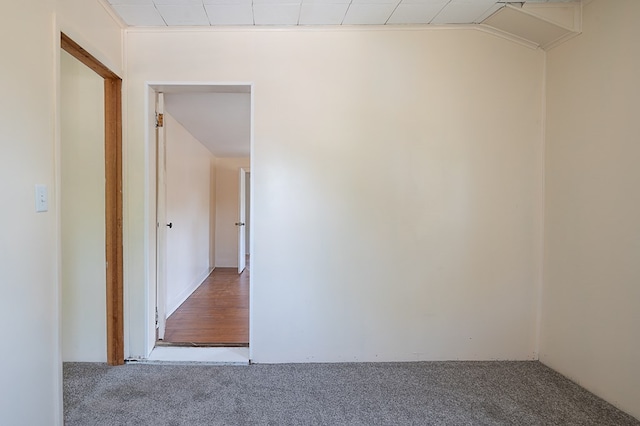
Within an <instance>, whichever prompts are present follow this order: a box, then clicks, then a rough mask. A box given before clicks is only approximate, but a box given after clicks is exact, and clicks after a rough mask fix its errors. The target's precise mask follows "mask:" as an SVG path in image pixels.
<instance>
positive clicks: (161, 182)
mask: <svg viewBox="0 0 640 426" xmlns="http://www.w3.org/2000/svg"><path fill="white" fill-rule="evenodd" d="M156 144H157V145H156V150H157V151H156V152H157V156H156V158H157V164H156V175H157V186H156V188H157V193H156V200H157V204H156V206H157V208H156V218H157V222H156V268H157V270H156V329H157V332H158V340H164V332H165V327H166V322H167V309H166V306H167V303H166V297H167V226H166V224H167V184H166V173H167V160H166V152H167V151H166V144H165V131H164V94H163V93H158V94H157V96H156Z"/></svg>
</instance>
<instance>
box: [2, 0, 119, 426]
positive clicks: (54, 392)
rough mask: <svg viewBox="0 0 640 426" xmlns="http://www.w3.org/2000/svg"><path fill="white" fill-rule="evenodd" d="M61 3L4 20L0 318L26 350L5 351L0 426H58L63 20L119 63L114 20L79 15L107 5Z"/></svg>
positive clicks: (43, 3)
mask: <svg viewBox="0 0 640 426" xmlns="http://www.w3.org/2000/svg"><path fill="white" fill-rule="evenodd" d="M65 3H66V4H68V5H69V6H74V5H75V6H77V8H75V7H69V8H68V9H66V8H65V12H63V13H59V14H56V11H57V9H56V8H57V6H58V2H53V1H49V0H33V1H29V2H8V3H6V4H3V7H2V14H0V35H1V37H0V51H1V52H2V71H1V73H2V78H1V79H0V91H2V94H3V102H1V103H0V116H1V117H2V126H1V127H0V141H2V142H1V144H2V155H1V156H0V193H2V199H3V206H4V207H3V208H2V209H0V220H1V221H2V223H4V224H6V225H7V226H6V227H5V229H4V230H3V235H2V238H0V253H2V256H0V291H1V292H2V294H4V295H10V297H2V298H0V321H1V322H2V324H12V326H11V327H7V328H6V329H5V331H4V336H3V339H4V340H5V341H6V342H11V345H12V346H13V347H16V348H20V350H3V351H0V365H1V366H2V367H0V368H1V374H0V375H1V377H2V380H0V395H1V396H2V397H1V398H0V423H2V424H15V425H18V424H28V425H51V424H62V374H61V346H60V333H59V325H60V323H59V321H60V316H59V312H60V309H59V303H60V297H59V291H60V274H61V271H60V269H59V263H58V262H59V259H60V258H59V254H60V253H59V249H60V246H59V234H58V231H59V215H58V211H59V207H60V206H59V204H58V201H57V194H56V182H57V179H59V176H57V175H56V170H57V166H56V161H57V160H56V159H57V158H59V157H58V149H59V146H58V145H57V138H56V134H58V132H59V128H58V126H57V119H56V116H57V113H58V112H57V99H56V96H57V95H56V86H57V69H58V59H57V58H58V57H59V56H58V49H57V48H56V41H55V40H57V35H55V34H56V32H55V28H56V25H58V24H57V23H58V22H60V20H61V19H63V18H64V22H65V24H64V25H62V27H63V28H64V29H65V31H67V32H69V33H73V34H76V35H80V36H82V38H83V39H84V40H89V41H90V42H91V43H90V44H91V46H92V48H91V49H90V50H91V51H92V53H95V54H98V55H99V56H102V57H108V58H109V61H108V62H110V63H114V64H116V65H118V68H121V64H122V62H121V59H122V58H121V56H120V55H121V50H120V48H119V46H120V40H121V38H120V32H119V31H118V30H117V25H116V24H115V22H109V24H108V25H109V26H110V28H112V29H113V31H109V32H108V34H105V33H104V32H103V29H101V28H100V26H96V27H92V26H90V25H86V24H85V23H86V16H85V15H83V14H82V11H83V10H84V11H86V10H92V11H94V12H96V14H101V13H102V14H103V13H104V11H103V8H102V7H101V6H100V5H99V4H98V3H97V2H86V1H83V0H68V1H66V2H65ZM98 10H100V12H98ZM103 17H104V16H103ZM104 22H105V23H106V22H108V20H106V21H104ZM105 25H106V24H105ZM107 45H109V46H117V47H116V49H115V50H113V49H112V48H107ZM101 52H103V53H101ZM36 184H45V185H47V187H48V190H49V191H48V192H49V211H48V212H46V213H35V208H34V198H35V196H34V185H36ZM34 407H37V409H34Z"/></svg>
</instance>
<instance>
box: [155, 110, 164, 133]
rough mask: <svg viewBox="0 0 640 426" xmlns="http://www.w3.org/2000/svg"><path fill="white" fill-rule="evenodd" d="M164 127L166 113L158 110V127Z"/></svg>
mask: <svg viewBox="0 0 640 426" xmlns="http://www.w3.org/2000/svg"><path fill="white" fill-rule="evenodd" d="M158 127H164V114H162V113H158V112H156V129H157V128H158Z"/></svg>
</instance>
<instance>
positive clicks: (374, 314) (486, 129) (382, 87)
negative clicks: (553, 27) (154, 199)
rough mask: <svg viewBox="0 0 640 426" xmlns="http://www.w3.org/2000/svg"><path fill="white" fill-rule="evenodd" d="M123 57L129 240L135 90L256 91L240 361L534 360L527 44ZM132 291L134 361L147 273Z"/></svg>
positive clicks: (532, 141) (202, 47) (414, 40)
mask: <svg viewBox="0 0 640 426" xmlns="http://www.w3.org/2000/svg"><path fill="white" fill-rule="evenodd" d="M127 46H128V48H127V55H128V56H127V58H128V59H127V61H128V77H129V79H128V94H129V96H128V102H127V110H128V112H129V114H130V116H131V118H132V119H130V120H129V122H128V126H127V130H126V131H127V137H128V140H129V144H128V150H127V158H128V164H127V167H128V170H129V171H130V176H129V179H128V180H127V185H128V187H129V191H130V193H135V194H136V197H130V198H129V199H128V204H127V205H128V211H127V215H128V217H129V218H130V220H131V222H130V224H131V228H132V233H135V234H136V235H141V234H142V232H140V230H142V229H144V226H145V199H150V198H149V194H150V193H152V192H153V188H148V189H147V188H145V176H142V175H140V174H138V173H136V174H135V175H134V174H133V173H132V171H134V170H136V171H140V170H145V164H147V162H148V161H150V159H152V158H154V157H153V155H155V153H154V152H153V147H152V146H150V145H149V146H148V145H146V143H145V138H144V134H145V132H144V126H145V123H144V121H143V120H136V119H133V118H135V117H142V116H143V114H144V113H145V112H144V108H145V107H144V99H145V96H146V94H145V92H144V89H143V88H144V82H145V81H172V80H177V81H200V82H202V81H213V82H252V83H253V85H254V86H253V91H254V116H255V127H254V141H253V144H254V146H253V152H252V164H251V174H252V179H253V180H252V190H253V191H254V197H253V200H252V201H253V204H252V208H253V217H252V219H253V222H252V225H253V226H252V236H253V253H252V301H251V303H252V318H251V352H252V353H251V356H252V358H253V360H254V361H256V362H287V361H376V360H377V361H384V360H397V361H402V360H428V359H429V360H436V359H535V358H536V357H537V353H536V348H537V340H536V336H537V314H538V312H537V311H538V309H537V308H538V299H539V285H540V271H541V262H542V260H541V251H542V250H541V244H542V243H541V235H542V229H541V218H542V185H541V183H542V170H543V167H542V149H541V148H542V143H541V141H542V134H541V121H542V94H543V93H542V91H543V85H542V75H543V65H544V54H543V53H542V52H540V51H535V50H530V49H527V48H524V47H522V46H520V45H517V44H514V43H512V42H509V41H506V40H503V39H500V38H497V37H495V36H492V35H489V34H486V33H483V32H479V31H475V30H465V29H460V30H453V29H447V30H437V29H417V30H416V29H403V28H400V29H383V30H374V29H368V28H361V29H342V30H322V29H316V30H305V29H292V30H284V31H283V30H278V31H270V30H254V31H238V30H224V31H221V30H220V31H206V30H204V31H201V30H198V31H182V32H181V31H173V32H170V33H164V34H163V33H160V32H158V31H154V30H132V31H129V32H128V33H127ZM205 51H206V52H207V55H202V54H201V52H205ZM218 166H219V169H218V178H219V179H220V176H221V173H220V164H218ZM219 188H220V183H219V182H218V189H219ZM145 194H147V195H145ZM220 197H221V194H218V199H220ZM218 208H220V206H218ZM218 216H220V215H218ZM151 221H152V222H153V218H151ZM229 222H233V220H232V219H231V218H230V219H229ZM217 232H218V233H220V232H222V231H221V230H220V228H218V230H217ZM217 238H220V236H219V235H217ZM130 243H131V245H130V247H129V249H130V251H131V252H133V255H134V256H135V258H136V259H144V256H145V244H147V241H145V240H144V239H142V238H135V239H133V238H132V239H131V241H130ZM216 250H217V257H218V258H220V259H222V258H223V255H222V253H221V252H220V247H219V246H218V247H217V249H216ZM153 267H154V266H153V265H152V259H151V258H149V264H148V265H147V267H146V268H147V270H149V269H153ZM127 280H128V282H129V283H131V288H130V289H129V290H130V293H129V300H130V308H131V309H130V311H131V312H132V318H131V341H130V343H131V346H130V347H131V355H143V353H144V350H145V348H144V347H143V346H142V343H143V342H144V337H143V336H144V328H145V318H144V313H145V306H149V304H151V303H152V299H146V298H145V297H152V296H146V295H145V285H144V283H145V267H144V265H143V264H140V265H137V264H136V265H135V266H132V268H130V269H129V270H128V271H127ZM134 283H135V284H134Z"/></svg>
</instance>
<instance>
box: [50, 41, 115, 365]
mask: <svg viewBox="0 0 640 426" xmlns="http://www.w3.org/2000/svg"><path fill="white" fill-rule="evenodd" d="M60 98H61V99H60V108H61V111H60V114H61V130H60V139H61V150H60V151H61V152H60V154H61V160H60V165H61V167H60V174H61V191H60V210H61V212H60V213H61V221H62V223H61V239H62V359H63V361H86V362H106V361H107V328H106V327H107V325H106V317H107V312H106V297H105V294H106V276H105V259H106V255H105V174H104V172H105V170H104V80H103V78H102V77H100V76H99V75H98V74H96V73H95V72H94V71H93V70H91V69H89V68H88V67H86V66H85V65H83V64H82V63H80V62H79V61H78V60H77V59H75V58H74V57H72V56H71V55H69V54H68V53H66V52H61V56H60Z"/></svg>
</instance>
